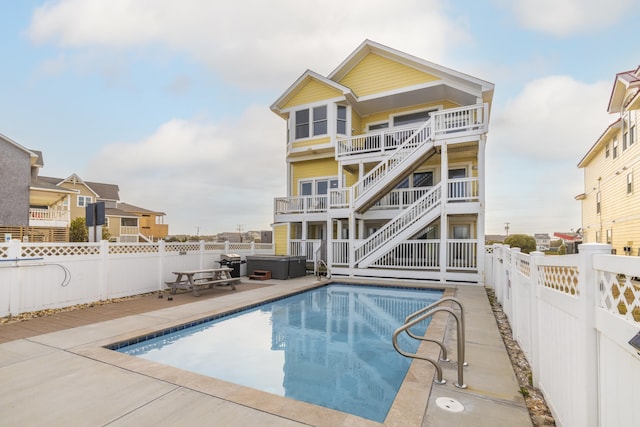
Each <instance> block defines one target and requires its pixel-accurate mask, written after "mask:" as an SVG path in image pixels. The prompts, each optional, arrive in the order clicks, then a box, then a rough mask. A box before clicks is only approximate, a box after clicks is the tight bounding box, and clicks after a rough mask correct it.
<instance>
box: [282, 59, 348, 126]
mask: <svg viewBox="0 0 640 427" xmlns="http://www.w3.org/2000/svg"><path fill="white" fill-rule="evenodd" d="M310 80H315V81H317V82H319V83H320V84H323V85H326V86H328V87H330V88H333V89H335V90H337V91H339V92H341V93H342V94H343V95H344V96H347V97H350V98H352V99H354V98H355V97H354V95H353V93H352V92H351V89H349V88H348V87H346V86H343V85H341V84H340V83H336V82H334V81H333V80H330V79H328V78H326V77H323V76H321V75H320V74H318V73H316V72H315V71H311V70H307V71H305V72H304V73H302V75H301V76H300V77H298V79H297V80H296V81H295V82H294V83H293V84H292V85H291V86H289V87H288V88H287V90H286V91H285V92H284V93H283V94H282V95H280V97H279V98H278V99H276V101H275V102H274V103H273V104H271V107H270V108H271V111H273V112H274V113H276V114H278V115H280V116H282V110H283V107H284V106H285V105H286V104H287V102H288V101H289V100H290V99H291V98H293V97H294V96H295V95H296V94H297V93H298V92H299V91H300V90H301V89H302V88H303V87H304V86H306V85H307V84H308V82H309V81H310Z"/></svg>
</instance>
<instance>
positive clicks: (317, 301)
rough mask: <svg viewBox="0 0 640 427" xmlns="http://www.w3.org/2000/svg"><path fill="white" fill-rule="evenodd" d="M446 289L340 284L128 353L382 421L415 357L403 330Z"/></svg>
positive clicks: (166, 336) (219, 320) (146, 343)
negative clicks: (396, 343)
mask: <svg viewBox="0 0 640 427" xmlns="http://www.w3.org/2000/svg"><path fill="white" fill-rule="evenodd" d="M441 295H442V292H441V291H435V290H421V289H408V288H389V287H379V286H348V285H339V284H332V285H328V286H324V287H321V288H317V289H314V290H311V291H307V292H304V293H300V294H297V295H293V296H290V297H287V298H284V299H280V300H277V301H273V302H270V303H267V304H263V305H260V306H257V307H254V308H251V309H247V310H243V311H241V312H238V313H235V314H232V315H228V316H224V317H220V318H217V319H215V320H212V321H210V322H207V323H203V324H200V325H196V326H192V327H189V328H187V329H183V330H180V331H177V332H171V333H167V334H164V335H161V336H157V337H155V338H152V339H148V340H145V341H143V342H139V343H136V344H132V345H128V346H125V347H120V348H118V351H120V352H122V353H126V354H130V355H134V356H138V357H142V358H145V359H149V360H153V361H157V362H161V363H164V364H167V365H171V366H175V367H178V368H180V369H185V370H188V371H192V372H197V373H199V374H203V375H208V376H211V377H215V378H219V379H223V380H226V381H230V382H233V383H236V384H241V385H244V386H247V387H252V388H256V389H259V390H263V391H266V392H269V393H274V394H278V395H281V396H287V397H290V398H293V399H296V400H301V401H305V402H309V403H313V404H316V405H322V406H325V407H327V408H332V409H337V410H339V411H343V412H347V413H350V414H354V415H358V416H360V417H364V418H368V419H371V420H374V421H378V422H382V421H384V419H385V417H386V415H387V412H388V411H389V408H390V407H391V404H392V403H393V400H394V399H395V396H396V394H397V392H398V389H399V388H400V385H401V384H402V381H403V380H404V377H405V375H406V373H407V370H408V368H409V364H410V363H411V361H410V360H409V359H406V358H405V357H403V356H401V355H399V354H398V353H397V352H396V351H395V350H394V349H393V345H392V342H391V338H392V334H393V331H394V330H395V329H396V328H397V327H398V326H400V325H401V324H402V322H403V321H404V319H405V317H406V316H407V315H408V314H410V313H412V312H414V311H416V310H418V309H420V308H422V307H424V306H426V305H428V304H431V303H432V302H434V301H436V300H438V299H439V298H440V297H441ZM426 327H427V322H424V323H422V324H420V325H418V326H417V327H415V328H412V331H415V332H417V333H420V334H423V333H424V331H425V330H426ZM401 337H405V336H404V334H403V335H401ZM400 345H401V347H402V348H403V349H405V350H408V351H415V350H416V349H417V346H418V343H417V342H415V341H414V340H411V339H409V338H403V339H401V340H400Z"/></svg>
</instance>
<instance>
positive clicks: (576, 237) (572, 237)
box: [553, 233, 582, 242]
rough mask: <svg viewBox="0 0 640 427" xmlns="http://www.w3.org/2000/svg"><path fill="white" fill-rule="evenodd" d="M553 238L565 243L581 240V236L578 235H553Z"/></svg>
mask: <svg viewBox="0 0 640 427" xmlns="http://www.w3.org/2000/svg"><path fill="white" fill-rule="evenodd" d="M553 236H554V237H558V238H560V239H562V240H564V241H565V242H573V241H575V240H582V236H581V235H580V234H578V233H553Z"/></svg>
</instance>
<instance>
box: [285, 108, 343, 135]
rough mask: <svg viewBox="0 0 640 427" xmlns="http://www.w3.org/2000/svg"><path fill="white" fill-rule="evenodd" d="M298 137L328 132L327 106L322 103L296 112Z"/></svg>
mask: <svg viewBox="0 0 640 427" xmlns="http://www.w3.org/2000/svg"><path fill="white" fill-rule="evenodd" d="M345 115H346V114H345ZM295 121H296V123H295V129H296V131H295V132H296V138H295V139H303V138H309V137H310V136H318V135H326V134H327V106H326V105H321V106H319V107H313V108H311V109H309V108H305V109H304V110H298V111H296V114H295Z"/></svg>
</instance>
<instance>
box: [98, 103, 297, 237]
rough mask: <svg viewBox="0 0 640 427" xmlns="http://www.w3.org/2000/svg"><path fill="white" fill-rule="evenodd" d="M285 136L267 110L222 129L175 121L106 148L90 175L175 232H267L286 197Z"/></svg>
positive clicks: (215, 125) (253, 112)
mask: <svg viewBox="0 0 640 427" xmlns="http://www.w3.org/2000/svg"><path fill="white" fill-rule="evenodd" d="M283 135H284V122H283V121H282V120H281V119H280V118H279V117H277V116H275V115H274V114H273V113H272V112H271V111H270V110H269V109H268V108H267V107H266V106H253V107H250V108H248V109H247V110H246V111H245V112H244V114H243V115H242V117H240V118H238V119H233V120H229V121H227V122H221V123H210V122H205V121H200V120H197V119H193V120H180V119H174V120H170V121H168V122H166V123H164V124H162V125H161V126H160V127H159V128H158V129H157V131H156V132H155V133H154V134H153V135H151V136H149V137H148V138H145V139H143V140H140V141H136V142H118V143H112V144H108V145H106V146H104V147H103V148H102V150H101V151H100V152H99V154H98V155H97V156H96V157H95V158H94V159H93V161H92V162H90V165H89V169H88V173H86V176H89V175H90V176H92V179H95V180H100V181H102V182H109V183H117V184H118V185H119V187H120V199H121V200H122V201H124V202H127V203H130V204H133V205H136V206H140V207H144V208H147V209H152V210H159V211H162V212H165V213H166V214H167V223H168V224H169V232H170V233H189V234H195V233H196V230H195V229H194V227H195V226H198V227H200V234H205V233H214V232H221V231H232V230H235V229H236V228H237V225H239V224H242V225H243V228H244V229H245V230H246V229H268V227H269V224H270V223H271V222H272V221H273V198H274V197H275V196H284V195H286V189H285V183H286V176H285V172H286V166H285V165H286V164H285V146H284V143H283V142H282V141H283ZM93 177H95V178H93ZM177 218H179V220H178V221H179V222H177V221H176V219H177Z"/></svg>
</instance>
